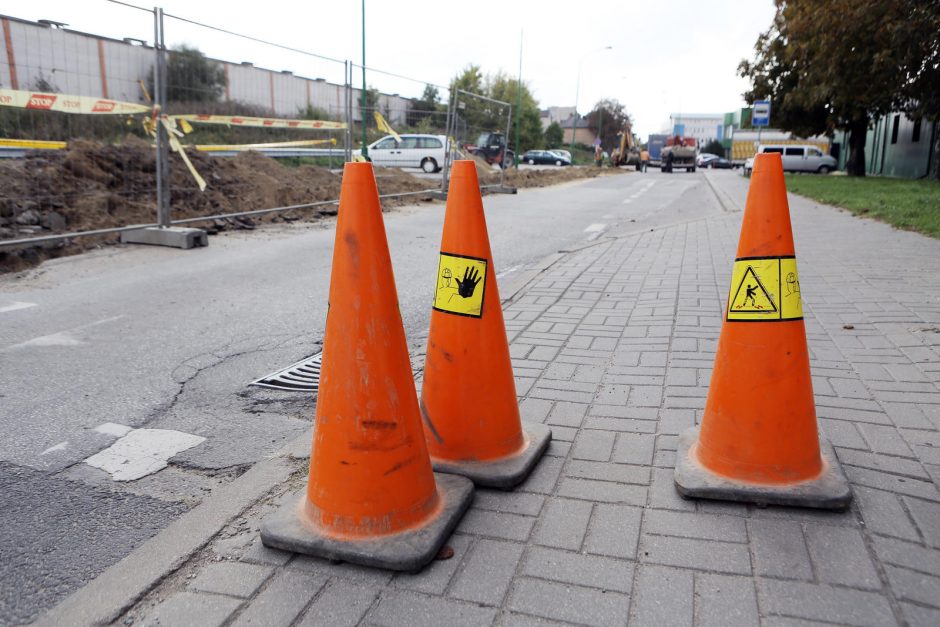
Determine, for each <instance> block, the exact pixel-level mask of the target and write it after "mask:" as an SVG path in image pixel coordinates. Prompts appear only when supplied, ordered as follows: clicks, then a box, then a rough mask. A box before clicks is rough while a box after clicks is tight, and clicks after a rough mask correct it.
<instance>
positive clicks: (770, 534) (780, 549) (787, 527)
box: [747, 519, 813, 580]
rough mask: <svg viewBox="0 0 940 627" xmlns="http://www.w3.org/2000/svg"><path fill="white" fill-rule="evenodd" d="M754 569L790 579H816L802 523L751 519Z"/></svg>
mask: <svg viewBox="0 0 940 627" xmlns="http://www.w3.org/2000/svg"><path fill="white" fill-rule="evenodd" d="M747 526H748V530H749V531H750V537H751V546H752V548H753V551H754V572H755V574H758V575H764V576H771V577H784V578H788V579H806V580H810V579H812V578H813V566H812V563H811V562H810V559H809V553H808V552H807V550H806V542H805V540H804V539H803V530H802V526H801V525H800V523H798V522H795V521H788V520H753V519H752V520H749V521H747Z"/></svg>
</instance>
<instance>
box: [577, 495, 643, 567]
mask: <svg viewBox="0 0 940 627" xmlns="http://www.w3.org/2000/svg"><path fill="white" fill-rule="evenodd" d="M642 513H643V510H642V509H641V508H639V507H631V506H629V505H610V504H607V503H598V504H597V505H595V506H594V512H593V514H592V516H591V521H590V524H589V526H588V532H587V536H586V537H585V539H584V550H585V551H587V552H588V553H596V554H599V555H609V556H611V557H621V558H626V559H636V551H637V543H638V542H639V538H640V520H641V517H642Z"/></svg>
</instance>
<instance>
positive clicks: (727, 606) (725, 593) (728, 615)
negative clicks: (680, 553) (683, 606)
mask: <svg viewBox="0 0 940 627" xmlns="http://www.w3.org/2000/svg"><path fill="white" fill-rule="evenodd" d="M695 619H696V624H697V625H700V626H702V627H705V626H707V625H715V626H716V627H734V626H736V625H740V626H741V627H747V626H749V625H757V624H760V619H759V618H758V614H757V593H756V591H755V589H754V581H753V580H752V579H750V578H746V577H731V576H728V575H713V574H709V573H696V575H695Z"/></svg>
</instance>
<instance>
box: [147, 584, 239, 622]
mask: <svg viewBox="0 0 940 627" xmlns="http://www.w3.org/2000/svg"><path fill="white" fill-rule="evenodd" d="M241 604H242V601H241V600H239V599H233V598H232V597H226V596H219V595H217V594H195V593H192V592H178V593H176V594H174V595H173V596H171V597H170V598H169V599H167V600H166V601H164V602H163V603H161V604H160V605H158V606H157V607H156V609H155V610H154V612H153V613H152V614H151V615H150V616H148V617H147V618H146V619H144V622H143V624H144V625H147V626H153V627H156V626H157V625H160V626H163V627H171V626H172V627H214V626H215V625H222V624H223V623H225V621H226V620H228V618H229V617H230V616H231V615H232V614H233V613H234V612H235V610H237V609H238V606H240V605H241Z"/></svg>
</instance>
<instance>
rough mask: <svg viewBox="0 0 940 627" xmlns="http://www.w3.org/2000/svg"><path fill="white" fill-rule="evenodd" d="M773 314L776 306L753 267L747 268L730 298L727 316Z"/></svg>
mask: <svg viewBox="0 0 940 627" xmlns="http://www.w3.org/2000/svg"><path fill="white" fill-rule="evenodd" d="M736 313H737V314H775V313H777V305H776V303H774V299H773V296H771V294H770V292H768V291H767V288H766V287H764V283H763V282H762V281H761V279H760V277H759V276H758V274H757V272H755V271H754V267H753V266H750V265H749V266H747V268H746V269H745V271H744V274H743V276H742V277H741V279H740V281H738V284H737V288H736V289H735V290H734V294H733V296H732V297H731V302H730V303H729V310H728V314H729V317H730V316H731V315H732V314H736Z"/></svg>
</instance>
